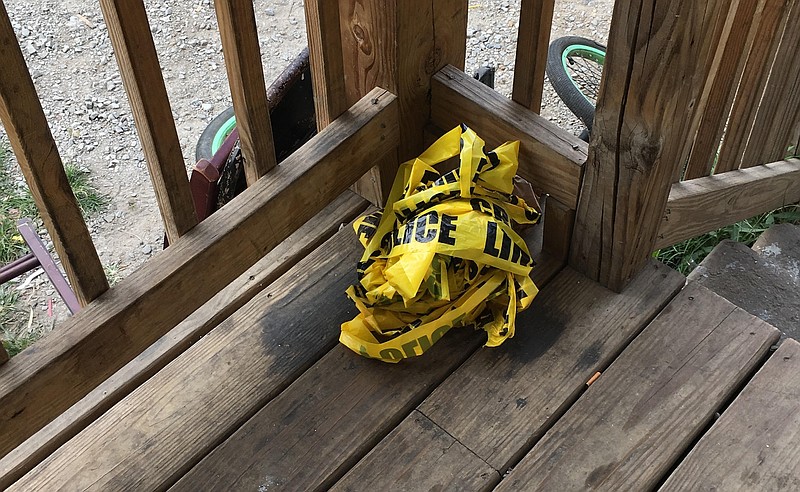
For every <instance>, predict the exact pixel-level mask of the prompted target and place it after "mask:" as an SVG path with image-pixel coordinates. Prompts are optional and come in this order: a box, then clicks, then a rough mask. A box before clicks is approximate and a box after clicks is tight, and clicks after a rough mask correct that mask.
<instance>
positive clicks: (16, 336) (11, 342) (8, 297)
mask: <svg viewBox="0 0 800 492" xmlns="http://www.w3.org/2000/svg"><path fill="white" fill-rule="evenodd" d="M18 299H19V294H17V292H16V291H14V290H13V289H11V288H9V287H5V286H0V327H1V328H2V330H0V340H2V343H3V348H5V349H6V352H8V355H9V356H11V357H14V356H15V355H17V354H18V353H20V352H22V351H23V350H25V348H27V347H28V346H29V345H30V344H32V343H33V342H35V341H36V340H37V339H38V338H39V336H40V335H39V334H38V333H32V332H30V331H29V330H27V325H26V324H25V323H24V322H23V317H24V316H23V314H24V313H23V312H22V311H21V310H19V309H18V308H17V300H18Z"/></svg>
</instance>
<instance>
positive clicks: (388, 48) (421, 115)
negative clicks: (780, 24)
mask: <svg viewBox="0 0 800 492" xmlns="http://www.w3.org/2000/svg"><path fill="white" fill-rule="evenodd" d="M339 15H340V24H341V33H342V54H343V58H344V66H345V71H346V73H345V81H346V92H347V100H348V102H351V103H352V101H354V100H357V99H358V98H360V97H361V96H363V95H364V94H365V93H366V92H367V91H369V90H371V89H372V87H375V86H376V85H377V86H380V87H385V88H387V89H388V90H389V91H391V92H393V93H394V94H397V97H398V104H399V110H400V142H401V143H400V150H399V153H398V155H397V159H398V162H403V161H405V160H407V159H412V158H414V157H416V156H417V155H419V153H420V152H422V150H424V149H423V145H422V143H423V131H424V128H425V124H426V123H427V122H428V120H429V119H430V98H429V95H430V80H431V76H432V75H433V74H434V73H435V72H436V71H437V70H438V69H440V68H441V67H443V66H444V65H445V64H447V63H452V64H454V65H461V66H463V64H464V53H465V49H466V48H465V46H466V29H467V2H466V1H465V0H443V1H438V2H431V1H430V0H403V1H398V0H392V1H390V2H385V1H381V0H340V2H339ZM396 172H397V163H393V162H385V163H384V165H383V168H382V169H380V170H379V171H378V170H373V171H372V174H371V175H370V176H367V177H365V178H364V179H363V180H361V181H359V183H358V184H357V188H356V191H357V192H358V193H360V194H361V195H362V196H364V197H366V198H367V199H368V200H370V201H371V202H373V203H376V204H380V203H382V202H383V199H384V198H385V195H388V192H389V189H390V188H391V184H392V181H393V179H394V176H395V173H396Z"/></svg>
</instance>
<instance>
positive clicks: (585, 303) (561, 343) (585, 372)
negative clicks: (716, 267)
mask: <svg viewBox="0 0 800 492" xmlns="http://www.w3.org/2000/svg"><path fill="white" fill-rule="evenodd" d="M683 283H684V278H683V277H682V276H681V275H679V274H677V273H676V272H674V271H673V270H670V269H669V268H667V267H665V266H663V265H660V264H657V263H655V262H654V263H651V264H650V265H648V266H647V267H646V268H645V270H644V271H643V272H642V273H641V274H640V275H638V276H637V277H636V279H635V280H634V281H633V283H632V284H631V285H630V287H629V288H628V289H626V290H625V291H624V292H623V293H622V294H614V293H613V292H611V291H610V290H608V289H605V288H603V287H601V286H600V285H599V284H597V283H596V282H593V281H590V280H588V279H587V278H586V277H584V276H583V275H580V274H579V273H577V272H575V271H574V270H571V269H569V268H567V269H565V270H564V271H562V272H561V273H560V274H559V275H558V276H557V277H556V278H555V279H554V280H553V281H552V282H551V283H550V284H549V285H548V286H547V288H546V289H544V290H543V291H542V292H541V293H540V294H539V296H538V297H537V298H536V299H535V300H534V302H533V305H532V306H531V308H530V309H529V310H528V311H526V312H525V313H523V314H522V316H521V320H522V324H521V325H520V326H522V327H524V329H520V330H519V331H518V332H517V334H516V336H515V337H514V339H513V340H510V342H511V343H507V344H504V345H503V346H501V347H499V348H497V349H494V350H491V351H489V350H480V351H478V352H476V353H475V354H474V355H473V356H472V357H471V358H470V359H469V360H468V361H467V362H465V363H464V365H462V366H461V367H460V368H459V369H458V370H457V371H456V372H454V373H453V374H452V375H451V376H450V377H449V378H448V379H447V380H445V381H444V383H442V385H440V386H439V387H438V388H437V389H436V391H434V392H433V394H432V395H431V396H430V397H429V398H428V399H426V400H425V401H424V402H423V403H422V404H421V405H420V406H419V412H420V413H421V414H422V415H424V416H425V417H427V418H428V419H429V420H430V421H431V422H432V423H433V424H435V426H436V427H435V428H436V429H441V430H442V431H443V432H446V433H447V434H448V435H449V436H451V438H452V439H453V442H454V444H453V446H457V447H459V448H460V447H463V448H464V449H468V450H470V451H472V452H473V453H474V454H475V455H476V456H477V457H478V458H480V460H481V462H486V463H488V464H489V465H490V466H491V467H492V468H493V469H494V470H497V471H498V472H499V473H504V472H505V471H506V469H507V467H508V466H509V465H511V464H513V463H515V460H516V459H518V457H520V456H521V455H523V454H524V453H525V452H527V451H528V449H530V446H531V445H532V444H533V442H535V440H536V439H538V437H539V436H541V435H542V434H543V433H544V432H545V431H546V430H547V428H548V427H549V426H550V425H552V423H553V422H554V421H555V420H556V419H558V417H559V416H560V415H561V414H562V413H563V412H564V411H565V410H566V408H568V407H569V406H570V405H571V404H572V403H573V402H574V401H575V399H576V398H577V397H578V396H579V395H580V393H581V392H582V391H583V389H584V388H585V385H586V381H587V380H588V379H589V378H590V377H591V376H592V375H593V374H594V373H595V372H597V371H599V370H603V369H604V368H605V367H606V366H607V365H608V364H609V363H610V362H611V361H612V360H613V359H614V358H615V357H616V356H617V354H618V353H619V352H620V351H621V350H622V348H623V347H625V345H627V344H628V343H629V342H630V340H631V339H632V338H633V337H635V336H636V334H637V333H639V331H640V330H641V329H642V328H644V326H645V325H646V324H647V323H648V322H649V321H650V320H652V319H653V318H654V317H655V316H656V314H658V312H659V311H660V310H661V309H662V308H663V307H664V306H665V305H666V304H667V303H668V302H669V300H670V299H671V298H672V297H673V296H674V295H675V294H676V293H677V292H678V291H679V290H680V288H681V287H682V286H683ZM406 427H407V431H408V432H411V433H412V434H413V433H416V432H418V430H417V429H416V428H415V426H413V425H411V423H409V422H408V419H407V420H406ZM399 432H402V429H399V430H398V431H396V432H395V433H393V435H392V436H391V437H390V438H389V439H391V440H399V441H400V442H404V443H407V444H406V445H407V446H408V449H404V451H403V452H404V453H408V455H414V454H416V453H419V454H422V453H426V452H427V451H426V449H427V448H428V446H429V445H430V444H429V443H430V440H431V439H434V438H435V434H436V433H437V432H438V431H436V432H433V435H429V436H428V437H427V438H425V439H421V440H414V439H412V438H411V437H410V436H405V437H404V436H401V435H399V434H398V433H399ZM429 434H430V433H429ZM395 453H397V449H394V448H393V447H392V446H389V445H386V443H385V442H384V443H381V444H380V445H379V446H378V448H376V450H375V451H374V452H372V453H370V454H369V455H368V456H367V457H366V458H364V460H362V461H361V462H360V463H359V464H358V465H357V466H356V468H354V469H353V470H352V471H351V472H350V473H349V474H348V475H346V476H345V477H344V479H343V484H355V483H361V481H362V480H363V481H369V480H371V479H372V476H373V475H374V474H376V473H378V472H377V470H379V472H380V475H381V480H383V481H384V483H394V484H396V488H397V489H399V490H403V489H404V488H406V489H409V490H412V489H416V488H417V487H416V483H415V482H413V481H411V475H409V474H408V468H407V465H406V464H404V463H402V462H396V461H395V460H394V459H393V457H394V455H395ZM478 463H480V462H478ZM432 473H433V472H432ZM463 473H464V471H463V469H462V463H460V462H458V461H457V460H442V461H440V462H438V465H437V469H436V470H435V477H436V479H437V480H439V482H437V483H436V484H431V482H426V484H430V485H431V486H432V487H433V486H434V485H438V486H441V487H443V488H446V487H447V486H448V485H450V486H452V483H451V482H450V481H449V479H450V477H459V476H463ZM495 480H496V479H495ZM433 488H435V487H433Z"/></svg>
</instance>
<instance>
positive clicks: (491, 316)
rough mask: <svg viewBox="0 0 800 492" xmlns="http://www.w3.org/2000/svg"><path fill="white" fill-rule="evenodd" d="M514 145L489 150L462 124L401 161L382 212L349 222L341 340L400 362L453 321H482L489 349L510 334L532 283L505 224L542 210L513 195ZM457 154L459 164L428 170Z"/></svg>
mask: <svg viewBox="0 0 800 492" xmlns="http://www.w3.org/2000/svg"><path fill="white" fill-rule="evenodd" d="M518 151H519V142H507V143H504V144H503V145H501V146H500V147H498V148H496V149H495V150H493V151H490V152H486V150H485V149H484V141H483V140H481V138H480V137H478V136H477V135H476V134H475V132H473V131H472V130H470V129H469V128H467V127H466V126H464V125H462V126H459V127H456V128H454V129H453V130H451V131H449V132H448V133H447V134H445V135H444V136H443V137H441V138H440V139H439V140H437V141H436V142H435V143H434V144H433V145H431V146H430V148H428V149H427V150H426V151H425V152H423V153H422V155H420V156H419V157H417V158H416V159H413V160H411V161H408V162H406V163H404V164H402V165H401V166H400V169H399V170H398V172H397V177H396V178H395V181H394V184H393V186H392V190H391V192H390V193H389V198H388V200H387V204H386V209H385V210H384V211H383V212H376V213H373V214H370V215H367V216H365V217H362V218H361V219H359V220H357V221H356V222H355V224H354V227H355V230H356V234H357V235H358V238H359V240H360V241H361V243H362V244H363V245H364V255H363V257H362V258H361V261H360V262H359V264H358V268H357V273H358V279H359V283H358V284H356V285H353V286H351V287H350V288H349V289H348V290H347V295H348V297H350V299H352V300H353V302H354V303H355V305H356V307H357V308H358V311H359V313H358V315H357V316H356V317H355V318H354V319H353V320H351V321H348V322H346V323H343V324H342V332H341V336H340V337H339V340H340V341H341V342H342V343H343V344H345V345H346V346H347V347H349V348H350V349H351V350H353V351H355V352H357V353H359V354H361V355H363V356H365V357H369V358H373V359H380V360H383V361H386V362H398V361H400V360H402V359H405V358H408V357H415V356H417V355H421V354H423V353H424V352H425V351H426V350H428V349H429V348H430V347H431V346H432V345H433V344H434V343H436V342H437V341H438V340H439V339H440V338H441V337H442V336H443V335H444V334H445V333H447V331H448V330H450V328H453V327H455V326H468V325H476V326H479V327H481V328H482V329H484V330H485V331H486V333H487V342H486V345H487V346H489V347H496V346H498V345H500V344H501V343H503V341H505V340H506V339H508V338H510V337H512V336H514V325H515V320H516V315H517V312H519V311H522V310H524V309H526V308H527V307H528V306H529V305H530V303H531V301H532V300H533V298H534V296H535V295H536V294H537V292H538V289H537V288H536V286H535V285H534V283H533V281H532V280H531V278H530V272H531V269H532V268H533V265H534V262H533V259H532V258H531V254H530V251H528V247H527V245H526V244H525V241H524V240H523V239H522V238H521V237H520V236H519V234H517V232H516V231H514V229H513V228H512V224H513V223H517V224H533V223H536V222H538V220H539V216H540V215H539V212H538V211H536V210H535V209H534V208H532V207H530V206H529V205H527V204H526V203H525V201H524V200H522V199H521V198H519V197H517V196H515V195H514V194H513V191H514V183H513V179H514V175H515V174H516V172H517V165H518V161H517V154H518ZM457 155H458V156H459V157H460V165H459V167H458V169H454V170H452V171H449V172H446V173H444V174H442V173H440V172H439V171H437V170H436V169H435V167H434V166H436V165H437V164H439V163H441V162H443V161H445V160H447V159H449V158H451V157H454V156H457Z"/></svg>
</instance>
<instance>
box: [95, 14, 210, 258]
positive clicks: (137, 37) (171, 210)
mask: <svg viewBox="0 0 800 492" xmlns="http://www.w3.org/2000/svg"><path fill="white" fill-rule="evenodd" d="M100 7H101V9H102V10H103V17H104V18H105V21H106V25H107V26H108V35H109V37H110V38H111V43H112V44H113V45H114V54H115V55H116V58H117V64H118V65H119V70H120V73H121V74H122V80H123V82H124V84H125V91H126V92H127V94H128V100H129V101H130V104H131V109H132V110H133V119H134V122H135V123H136V132H137V133H138V134H139V139H140V140H141V142H142V150H143V151H144V155H145V158H146V159H147V166H148V168H149V170H150V178H151V179H152V181H153V189H154V191H155V195H156V200H157V201H158V207H159V209H160V210H161V217H162V219H163V220H164V228H165V229H166V232H167V238H168V239H169V242H170V243H174V242H175V241H176V240H177V239H178V238H179V237H180V236H182V235H184V234H185V233H186V232H187V231H189V230H190V229H191V228H193V227H194V226H195V225H196V224H197V216H196V214H195V211H194V203H193V201H192V195H191V191H190V189H189V179H188V178H187V174H186V167H185V166H184V162H183V154H182V152H181V145H180V141H178V132H177V130H176V129H175V121H174V120H173V118H172V109H171V108H170V104H169V98H168V97H167V89H166V86H165V85H164V77H163V75H162V74H161V67H160V66H159V64H158V55H157V54H156V48H155V45H154V44H153V38H152V35H151V33H150V24H149V23H148V21H147V13H146V12H145V9H144V4H143V3H142V0H100Z"/></svg>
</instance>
